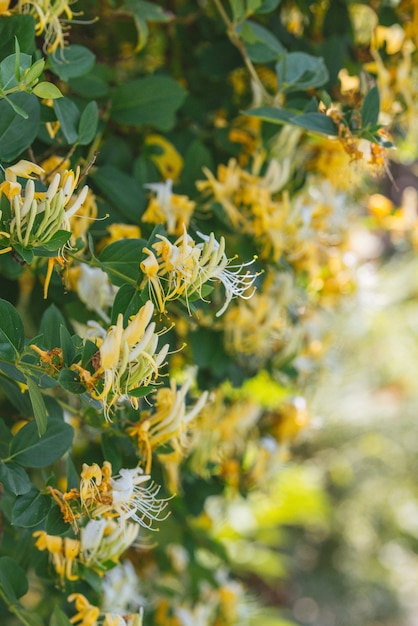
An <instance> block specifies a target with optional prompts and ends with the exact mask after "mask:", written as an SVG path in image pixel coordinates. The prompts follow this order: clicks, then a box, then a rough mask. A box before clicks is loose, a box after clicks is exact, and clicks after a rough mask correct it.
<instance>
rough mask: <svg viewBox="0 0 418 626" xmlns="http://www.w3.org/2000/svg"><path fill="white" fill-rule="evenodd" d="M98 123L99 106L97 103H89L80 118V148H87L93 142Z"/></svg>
mask: <svg viewBox="0 0 418 626" xmlns="http://www.w3.org/2000/svg"><path fill="white" fill-rule="evenodd" d="M98 122H99V107H98V106H97V102H95V101H94V100H92V101H91V102H89V103H88V105H87V106H86V108H85V109H84V111H83V112H82V114H81V117H80V123H79V125H78V143H79V144H80V146H86V145H87V144H89V143H91V142H92V141H93V139H94V136H95V135H96V132H97V124H98Z"/></svg>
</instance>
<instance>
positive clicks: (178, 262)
mask: <svg viewBox="0 0 418 626" xmlns="http://www.w3.org/2000/svg"><path fill="white" fill-rule="evenodd" d="M198 235H199V237H200V238H201V239H203V243H198V244H196V242H195V241H194V240H193V239H192V237H190V235H188V233H187V231H186V228H185V227H184V228H183V234H182V235H181V236H180V237H179V238H178V239H177V240H176V241H175V242H174V243H171V242H170V241H169V240H168V239H167V238H166V237H164V236H163V235H157V238H158V241H157V242H156V243H154V244H153V245H152V246H151V247H152V250H150V249H149V248H144V250H143V251H144V253H145V254H146V255H147V256H146V258H145V259H144V260H143V261H142V263H141V270H142V271H143V273H144V276H145V278H144V284H146V282H148V286H149V291H150V295H151V297H152V298H153V299H154V301H156V304H157V306H158V308H159V310H160V311H161V312H164V311H165V303H166V302H167V301H170V300H174V299H176V298H180V297H184V298H185V300H186V302H188V300H189V299H190V298H191V297H192V296H194V295H198V296H200V297H201V298H202V297H203V296H202V287H203V285H204V284H205V283H207V282H208V281H214V280H217V281H220V282H221V283H222V284H223V286H224V288H225V292H226V301H225V304H224V305H223V306H222V308H221V309H220V311H218V313H217V316H219V315H222V313H223V312H224V311H225V310H226V309H227V307H228V305H229V303H230V302H231V300H232V298H233V297H241V298H249V297H251V295H252V293H253V291H254V290H251V287H252V285H253V283H254V281H255V279H256V278H257V276H258V273H255V274H250V273H249V272H244V273H242V270H243V268H245V267H247V266H248V265H251V264H252V263H253V262H254V260H253V261H250V262H249V263H244V264H242V265H230V259H228V258H227V256H226V254H225V240H224V238H223V237H221V239H220V241H219V242H218V241H217V240H216V239H215V236H214V235H213V233H211V234H210V235H209V236H207V235H202V234H200V233H198ZM249 290H250V291H251V293H250V292H249Z"/></svg>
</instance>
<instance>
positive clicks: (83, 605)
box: [68, 593, 100, 626]
mask: <svg viewBox="0 0 418 626" xmlns="http://www.w3.org/2000/svg"><path fill="white" fill-rule="evenodd" d="M68 602H74V604H75V609H76V611H77V613H76V614H75V615H73V617H71V619H70V622H71V624H77V626H96V625H97V620H98V619H99V615H100V609H99V607H98V606H94V605H93V604H90V602H89V601H88V599H87V598H86V597H85V596H83V594H82V593H72V594H71V595H69V596H68Z"/></svg>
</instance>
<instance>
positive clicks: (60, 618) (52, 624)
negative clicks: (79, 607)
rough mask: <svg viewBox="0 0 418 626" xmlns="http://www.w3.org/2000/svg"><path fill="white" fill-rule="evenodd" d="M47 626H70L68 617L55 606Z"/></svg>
mask: <svg viewBox="0 0 418 626" xmlns="http://www.w3.org/2000/svg"><path fill="white" fill-rule="evenodd" d="M49 626H71V622H70V620H69V619H68V617H67V616H66V615H65V613H63V612H62V611H61V609H60V608H59V607H58V606H56V607H55V608H54V612H53V613H52V615H51V619H50V620H49Z"/></svg>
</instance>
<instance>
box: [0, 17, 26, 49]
mask: <svg viewBox="0 0 418 626" xmlns="http://www.w3.org/2000/svg"><path fill="white" fill-rule="evenodd" d="M15 38H17V39H18V41H19V46H20V49H21V51H23V52H25V53H27V54H32V52H34V50H35V20H34V19H33V17H32V15H7V16H6V15H3V16H0V59H4V58H5V57H7V55H9V54H12V53H13V52H14V51H15Z"/></svg>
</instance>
